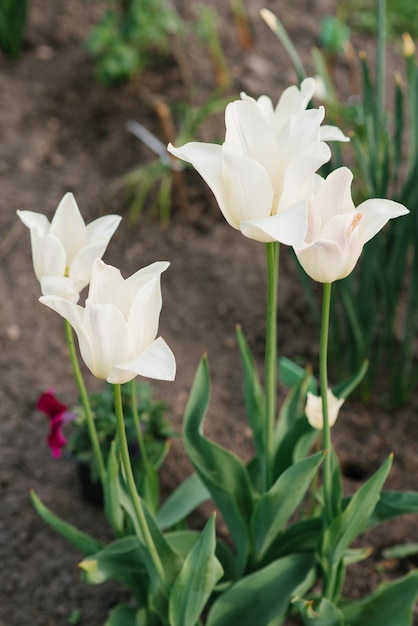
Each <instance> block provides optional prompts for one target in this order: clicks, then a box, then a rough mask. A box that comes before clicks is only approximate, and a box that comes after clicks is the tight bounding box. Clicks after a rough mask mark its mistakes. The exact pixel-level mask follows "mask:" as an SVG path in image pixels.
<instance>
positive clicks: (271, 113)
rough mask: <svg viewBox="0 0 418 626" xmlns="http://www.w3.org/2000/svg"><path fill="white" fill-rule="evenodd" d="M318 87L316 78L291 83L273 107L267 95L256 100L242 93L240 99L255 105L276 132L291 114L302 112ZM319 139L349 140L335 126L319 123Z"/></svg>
mask: <svg viewBox="0 0 418 626" xmlns="http://www.w3.org/2000/svg"><path fill="white" fill-rule="evenodd" d="M317 87H318V79H315V78H305V79H304V80H303V81H302V82H301V84H300V87H297V86H296V85H291V86H290V87H287V89H285V90H284V91H283V93H282V95H281V96H280V99H279V101H278V103H277V105H276V107H273V103H272V101H271V99H270V98H269V97H268V96H260V98H258V100H255V99H254V98H251V97H250V96H247V94H245V93H242V94H241V98H242V100H246V101H248V102H253V103H254V104H256V105H257V107H258V109H259V111H260V113H261V115H262V116H263V117H264V119H265V120H266V122H267V123H268V125H269V126H270V127H271V128H272V129H274V130H275V131H276V132H278V131H280V130H281V129H282V128H283V127H284V125H285V124H286V123H287V122H288V121H289V119H290V118H291V116H292V115H295V114H296V113H302V112H303V111H305V110H306V108H307V106H308V104H309V102H310V101H311V100H312V98H313V97H314V95H315V93H316V90H317ZM319 137H320V139H321V141H344V142H346V141H350V139H349V137H347V136H346V135H344V133H342V132H341V130H340V129H339V128H337V127H336V126H327V125H321V126H320V129H319Z"/></svg>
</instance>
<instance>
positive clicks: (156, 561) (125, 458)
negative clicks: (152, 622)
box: [113, 385, 165, 586]
mask: <svg viewBox="0 0 418 626" xmlns="http://www.w3.org/2000/svg"><path fill="white" fill-rule="evenodd" d="M113 389H114V394H115V413H116V423H117V434H118V441H119V449H120V455H121V458H122V466H123V469H124V473H125V479H126V484H127V487H128V492H129V495H130V498H131V501H132V505H133V507H134V511H135V516H136V521H137V523H138V527H139V530H140V533H141V539H142V541H143V542H144V544H145V546H146V548H147V550H148V553H149V556H150V558H151V560H152V562H153V565H154V567H155V570H156V573H157V575H158V577H159V579H160V581H161V584H162V585H163V586H164V583H165V576H164V569H163V565H162V563H161V560H160V557H159V555H158V552H157V549H156V547H155V544H154V541H153V539H152V536H151V533H150V530H149V527H148V524H147V520H146V518H145V514H144V510H143V508H142V503H141V499H140V497H139V495H138V491H137V489H136V484H135V479H134V474H133V471H132V465H131V459H130V457H129V449H128V441H127V439H126V431H125V422H124V419H123V406H122V393H121V388H120V385H113Z"/></svg>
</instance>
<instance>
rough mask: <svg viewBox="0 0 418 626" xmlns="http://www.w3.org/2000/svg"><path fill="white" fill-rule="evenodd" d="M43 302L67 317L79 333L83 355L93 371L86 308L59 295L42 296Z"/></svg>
mask: <svg viewBox="0 0 418 626" xmlns="http://www.w3.org/2000/svg"><path fill="white" fill-rule="evenodd" d="M39 301H40V302H42V304H45V305H46V306H48V307H49V308H50V309H52V310H53V311H55V312H56V313H58V314H59V315H61V316H62V317H63V318H65V319H66V320H67V321H68V322H69V323H70V324H71V326H72V327H73V328H74V330H75V332H76V333H77V337H78V343H79V346H80V352H81V356H82V358H83V360H84V362H85V364H86V365H87V367H88V368H89V369H90V371H92V364H93V354H92V346H91V342H90V337H89V334H88V332H87V330H86V328H85V325H84V308H83V307H81V306H79V305H78V304H74V303H73V302H70V301H68V300H64V299H63V298H59V297H57V296H42V297H41V298H39Z"/></svg>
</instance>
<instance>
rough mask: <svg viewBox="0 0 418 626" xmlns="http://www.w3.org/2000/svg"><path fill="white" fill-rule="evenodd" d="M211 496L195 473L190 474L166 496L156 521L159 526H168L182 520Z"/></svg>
mask: <svg viewBox="0 0 418 626" xmlns="http://www.w3.org/2000/svg"><path fill="white" fill-rule="evenodd" d="M210 497H211V495H210V493H209V491H208V490H207V489H206V487H205V485H204V484H203V483H202V481H201V480H200V478H199V476H198V475H197V474H191V475H190V476H189V477H188V478H186V479H185V480H184V481H183V482H182V483H181V485H179V486H178V487H177V489H176V490H175V491H173V493H172V494H171V495H170V496H169V497H168V498H167V500H166V501H165V502H164V504H163V505H162V506H161V508H160V509H159V510H158V511H157V514H156V521H157V524H158V526H159V527H160V528H163V529H164V528H170V527H171V526H174V525H175V524H177V523H178V522H180V521H182V520H184V519H185V518H186V517H187V515H189V514H190V513H191V512H192V511H194V510H195V509H196V508H197V507H198V506H199V505H200V504H202V503H203V502H206V500H209V499H210Z"/></svg>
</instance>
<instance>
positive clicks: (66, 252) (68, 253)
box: [17, 193, 121, 302]
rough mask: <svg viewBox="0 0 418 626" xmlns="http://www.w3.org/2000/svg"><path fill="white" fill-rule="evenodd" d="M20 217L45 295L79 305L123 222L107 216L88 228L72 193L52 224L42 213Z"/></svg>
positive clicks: (58, 208) (117, 217)
mask: <svg viewBox="0 0 418 626" xmlns="http://www.w3.org/2000/svg"><path fill="white" fill-rule="evenodd" d="M17 214H18V216H19V217H20V219H21V220H22V222H23V223H24V224H25V226H27V227H28V228H29V230H30V236H31V244H32V258H33V266H34V270H35V274H36V277H37V278H38V280H39V281H40V283H41V290H42V293H43V295H45V296H47V295H56V296H60V297H62V298H65V299H66V300H70V301H72V302H77V301H78V299H79V296H80V291H81V290H82V289H84V287H86V286H87V285H88V283H89V281H90V275H91V269H92V266H93V262H94V261H95V259H97V258H101V257H102V256H103V254H104V252H105V250H106V248H107V245H108V243H109V241H110V238H111V237H112V235H113V233H114V232H115V230H116V228H117V227H118V225H119V222H120V220H121V218H120V217H119V216H118V215H106V216H104V217H100V218H98V219H96V220H94V221H93V222H91V223H90V224H88V225H87V226H86V224H85V222H84V220H83V218H82V216H81V214H80V211H79V208H78V206H77V203H76V201H75V198H74V196H73V194H72V193H67V194H65V196H64V197H63V199H62V200H61V202H60V203H59V205H58V207H57V210H56V211H55V215H54V217H53V218H52V221H51V223H50V222H49V220H48V218H47V217H46V216H45V215H43V214H42V213H35V212H34V211H17Z"/></svg>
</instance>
